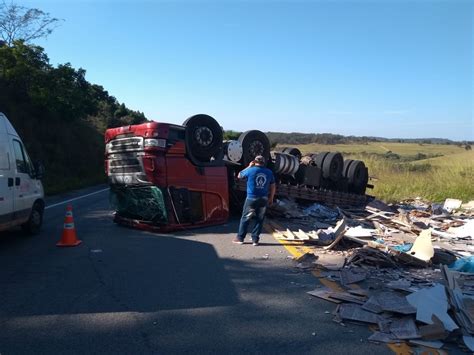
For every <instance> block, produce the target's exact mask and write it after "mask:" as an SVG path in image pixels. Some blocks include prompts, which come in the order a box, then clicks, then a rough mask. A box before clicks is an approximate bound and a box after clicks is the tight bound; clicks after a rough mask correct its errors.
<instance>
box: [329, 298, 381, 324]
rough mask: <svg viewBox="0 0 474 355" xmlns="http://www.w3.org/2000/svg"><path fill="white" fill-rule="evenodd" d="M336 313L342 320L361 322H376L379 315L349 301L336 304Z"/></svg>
mask: <svg viewBox="0 0 474 355" xmlns="http://www.w3.org/2000/svg"><path fill="white" fill-rule="evenodd" d="M337 315H338V316H339V317H340V318H341V319H343V320H352V321H358V322H363V323H373V324H377V322H378V321H379V316H377V315H376V314H374V313H371V312H368V311H366V310H364V309H363V308H362V307H361V306H359V305H356V304H351V303H343V304H341V305H339V306H338V310H337Z"/></svg>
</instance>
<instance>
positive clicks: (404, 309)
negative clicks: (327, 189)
mask: <svg viewBox="0 0 474 355" xmlns="http://www.w3.org/2000/svg"><path fill="white" fill-rule="evenodd" d="M282 205H283V204H279V208H280V209H281V206H282ZM284 205H286V206H287V207H288V209H289V210H291V211H289V210H283V212H281V211H280V212H281V213H279V215H278V217H277V218H274V219H272V220H271V221H270V224H271V226H272V228H273V230H274V232H275V235H276V236H277V237H278V238H281V239H285V240H289V241H291V243H294V244H295V245H298V244H304V245H305V248H306V250H308V249H309V250H311V252H310V253H307V254H305V255H303V257H301V258H298V259H297V260H296V266H297V267H298V268H299V269H300V270H303V271H308V270H312V271H313V273H314V274H315V275H317V276H318V277H319V278H321V279H326V282H324V285H326V287H320V286H317V287H318V288H316V289H315V290H313V291H310V292H308V294H310V295H312V296H314V297H318V298H320V299H324V300H326V301H329V302H331V303H334V304H335V305H336V307H337V308H336V311H335V313H334V314H335V317H334V321H336V322H338V323H339V324H340V325H341V326H346V324H345V322H348V321H350V322H356V323H365V324H371V325H372V326H371V329H372V328H373V331H374V333H373V334H372V335H371V336H370V337H369V338H368V340H369V341H371V342H376V343H395V345H396V344H397V343H400V342H404V341H408V342H409V343H410V344H412V345H414V346H417V347H425V348H431V349H441V348H443V347H444V344H447V343H449V344H450V346H451V345H453V342H454V343H456V342H457V344H459V346H460V347H461V348H463V349H466V347H467V348H468V349H470V350H471V351H474V256H473V253H474V243H473V240H474V201H470V202H468V203H466V204H462V201H460V200H454V199H447V200H446V201H445V202H444V204H435V203H433V204H431V203H429V202H426V201H423V200H421V199H414V200H407V201H403V202H402V203H400V204H396V205H388V204H385V203H383V202H382V201H378V200H375V199H374V200H372V201H371V202H370V203H369V204H368V205H367V206H365V207H364V208H354V207H350V208H344V207H337V208H333V207H330V206H324V205H321V204H312V205H310V206H306V207H302V206H300V205H299V204H297V203H295V202H292V201H290V200H288V201H284ZM327 282H329V285H330V284H331V282H332V283H334V282H337V284H338V286H337V287H332V288H329V287H328V286H327V285H328V284H327ZM325 313H326V314H330V312H329V311H326V312H325ZM417 349H418V350H419V349H420V348H417Z"/></svg>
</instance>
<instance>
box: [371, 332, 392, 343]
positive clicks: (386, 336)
mask: <svg viewBox="0 0 474 355" xmlns="http://www.w3.org/2000/svg"><path fill="white" fill-rule="evenodd" d="M367 340H368V341H373V342H376V343H395V342H397V341H398V340H397V339H395V338H394V337H393V336H392V335H391V334H390V333H382V332H375V333H374V334H372V335H371V336H370V337H368V338H367Z"/></svg>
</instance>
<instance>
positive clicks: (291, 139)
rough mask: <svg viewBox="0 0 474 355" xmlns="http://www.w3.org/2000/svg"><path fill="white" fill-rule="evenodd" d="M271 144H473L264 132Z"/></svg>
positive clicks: (439, 139) (448, 140)
mask: <svg viewBox="0 0 474 355" xmlns="http://www.w3.org/2000/svg"><path fill="white" fill-rule="evenodd" d="M230 132H233V135H232V136H237V137H238V134H237V133H238V132H234V131H230ZM266 134H267V136H268V138H269V139H270V142H271V143H272V145H275V144H294V145H296V144H311V143H318V144H350V143H368V142H398V143H419V144H466V143H468V144H473V142H457V141H453V140H450V139H445V138H383V137H371V136H343V135H340V134H332V133H298V132H292V133H282V132H267V133H266Z"/></svg>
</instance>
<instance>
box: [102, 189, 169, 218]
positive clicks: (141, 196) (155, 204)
mask: <svg viewBox="0 0 474 355" xmlns="http://www.w3.org/2000/svg"><path fill="white" fill-rule="evenodd" d="M110 204H111V206H112V208H113V209H115V210H116V211H117V213H118V214H119V216H121V217H125V218H131V219H138V220H143V221H150V222H153V223H165V222H166V221H167V220H168V216H167V213H166V206H165V201H164V198H163V192H162V191H161V189H160V188H158V187H156V186H138V187H130V186H127V187H122V186H115V187H113V188H111V189H110Z"/></svg>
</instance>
